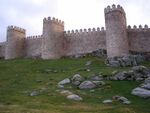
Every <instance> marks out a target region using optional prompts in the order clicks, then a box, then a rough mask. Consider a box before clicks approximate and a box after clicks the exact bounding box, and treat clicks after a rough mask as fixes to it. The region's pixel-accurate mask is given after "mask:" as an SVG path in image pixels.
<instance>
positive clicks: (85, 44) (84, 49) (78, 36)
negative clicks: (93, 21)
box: [64, 28, 106, 56]
mask: <svg viewBox="0 0 150 113" xmlns="http://www.w3.org/2000/svg"><path fill="white" fill-rule="evenodd" d="M105 39H106V33H105V31H104V30H103V29H102V30H101V31H100V30H99V28H98V29H97V30H95V29H93V30H90V29H89V30H88V31H87V30H80V31H72V32H71V33H70V32H67V33H66V34H65V43H64V50H65V55H66V56H69V55H76V54H84V53H90V52H92V51H95V50H97V49H106V40H105Z"/></svg>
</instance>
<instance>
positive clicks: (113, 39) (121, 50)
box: [104, 5, 129, 57]
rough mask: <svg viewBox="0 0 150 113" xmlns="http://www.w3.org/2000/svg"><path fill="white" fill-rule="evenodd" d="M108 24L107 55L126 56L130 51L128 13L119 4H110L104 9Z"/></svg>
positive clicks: (106, 23)
mask: <svg viewBox="0 0 150 113" xmlns="http://www.w3.org/2000/svg"><path fill="white" fill-rule="evenodd" d="M104 13H105V25H106V47H107V56H108V57H116V56H124V55H127V54H128V53H129V49H128V39H127V30H126V14H125V12H124V9H123V8H122V7H121V6H120V5H118V6H117V7H116V6H115V5H112V7H110V6H108V7H107V8H105V10H104Z"/></svg>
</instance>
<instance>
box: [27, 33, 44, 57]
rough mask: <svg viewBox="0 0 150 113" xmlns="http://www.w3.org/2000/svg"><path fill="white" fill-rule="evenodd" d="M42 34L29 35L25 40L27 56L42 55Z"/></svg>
mask: <svg viewBox="0 0 150 113" xmlns="http://www.w3.org/2000/svg"><path fill="white" fill-rule="evenodd" d="M41 47H42V36H41V35H38V36H29V37H27V38H26V40H25V57H27V58H33V57H36V58H37V57H38V58H39V57H41V51H42V48H41Z"/></svg>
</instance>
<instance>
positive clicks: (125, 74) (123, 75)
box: [115, 71, 128, 80]
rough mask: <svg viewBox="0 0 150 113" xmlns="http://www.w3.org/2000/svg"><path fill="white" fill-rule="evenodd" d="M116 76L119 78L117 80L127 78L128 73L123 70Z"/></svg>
mask: <svg viewBox="0 0 150 113" xmlns="http://www.w3.org/2000/svg"><path fill="white" fill-rule="evenodd" d="M115 77H116V78H117V80H125V79H126V78H127V77H128V75H127V72H126V71H122V72H119V73H117V74H116V75H115Z"/></svg>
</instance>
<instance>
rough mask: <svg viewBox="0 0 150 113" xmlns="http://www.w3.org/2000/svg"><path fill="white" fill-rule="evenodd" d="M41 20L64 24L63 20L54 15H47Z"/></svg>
mask: <svg viewBox="0 0 150 113" xmlns="http://www.w3.org/2000/svg"><path fill="white" fill-rule="evenodd" d="M43 22H44V23H48V22H49V23H53V24H57V25H60V26H64V21H61V20H59V19H57V18H55V17H53V18H52V17H47V18H44V19H43Z"/></svg>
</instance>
